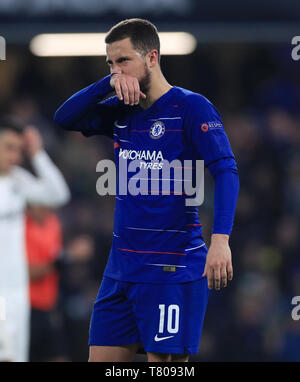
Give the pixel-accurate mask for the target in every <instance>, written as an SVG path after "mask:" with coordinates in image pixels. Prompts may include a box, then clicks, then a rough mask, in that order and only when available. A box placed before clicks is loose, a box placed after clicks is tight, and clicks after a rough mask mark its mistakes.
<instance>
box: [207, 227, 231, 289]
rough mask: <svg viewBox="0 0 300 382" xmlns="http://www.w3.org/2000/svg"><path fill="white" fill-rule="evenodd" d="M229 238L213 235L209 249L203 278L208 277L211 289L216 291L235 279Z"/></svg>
mask: <svg viewBox="0 0 300 382" xmlns="http://www.w3.org/2000/svg"><path fill="white" fill-rule="evenodd" d="M228 240H229V236H228V235H222V234H213V235H212V239H211V245H210V247H209V250H208V253H207V257H206V264H205V269H204V273H203V275H202V276H203V277H204V276H207V285H208V288H209V289H213V287H215V289H216V290H220V288H221V287H222V288H225V287H226V286H227V284H228V281H231V280H232V278H233V269H232V262H231V250H230V247H229V243H228Z"/></svg>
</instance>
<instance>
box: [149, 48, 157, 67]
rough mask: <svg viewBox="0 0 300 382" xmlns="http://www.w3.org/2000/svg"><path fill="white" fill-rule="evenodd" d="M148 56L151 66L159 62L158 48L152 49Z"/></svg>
mask: <svg viewBox="0 0 300 382" xmlns="http://www.w3.org/2000/svg"><path fill="white" fill-rule="evenodd" d="M147 56H148V65H149V67H150V68H153V67H154V66H155V65H157V64H158V51H157V50H156V49H152V50H150V52H148V54H147Z"/></svg>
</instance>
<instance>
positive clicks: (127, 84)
mask: <svg viewBox="0 0 300 382" xmlns="http://www.w3.org/2000/svg"><path fill="white" fill-rule="evenodd" d="M110 86H111V87H112V88H114V89H115V91H116V94H117V97H118V98H119V100H120V101H122V100H124V103H125V104H126V105H131V106H133V105H138V103H139V101H140V98H143V99H145V98H146V95H145V94H144V93H143V92H141V90H140V85H139V81H138V79H137V78H135V77H131V76H128V75H126V74H122V73H114V74H113V75H112V76H111V79H110Z"/></svg>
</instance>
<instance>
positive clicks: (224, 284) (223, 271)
mask: <svg viewBox="0 0 300 382" xmlns="http://www.w3.org/2000/svg"><path fill="white" fill-rule="evenodd" d="M220 274H221V283H222V288H226V287H227V271H226V266H223V267H222V268H221V272H220Z"/></svg>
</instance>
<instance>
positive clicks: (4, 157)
mask: <svg viewBox="0 0 300 382" xmlns="http://www.w3.org/2000/svg"><path fill="white" fill-rule="evenodd" d="M22 148H23V138H22V136H21V135H19V134H17V133H15V132H14V131H10V130H5V131H3V132H1V133H0V173H7V172H9V171H10V170H11V168H12V167H13V166H15V165H17V164H19V163H20V162H21V158H22Z"/></svg>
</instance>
